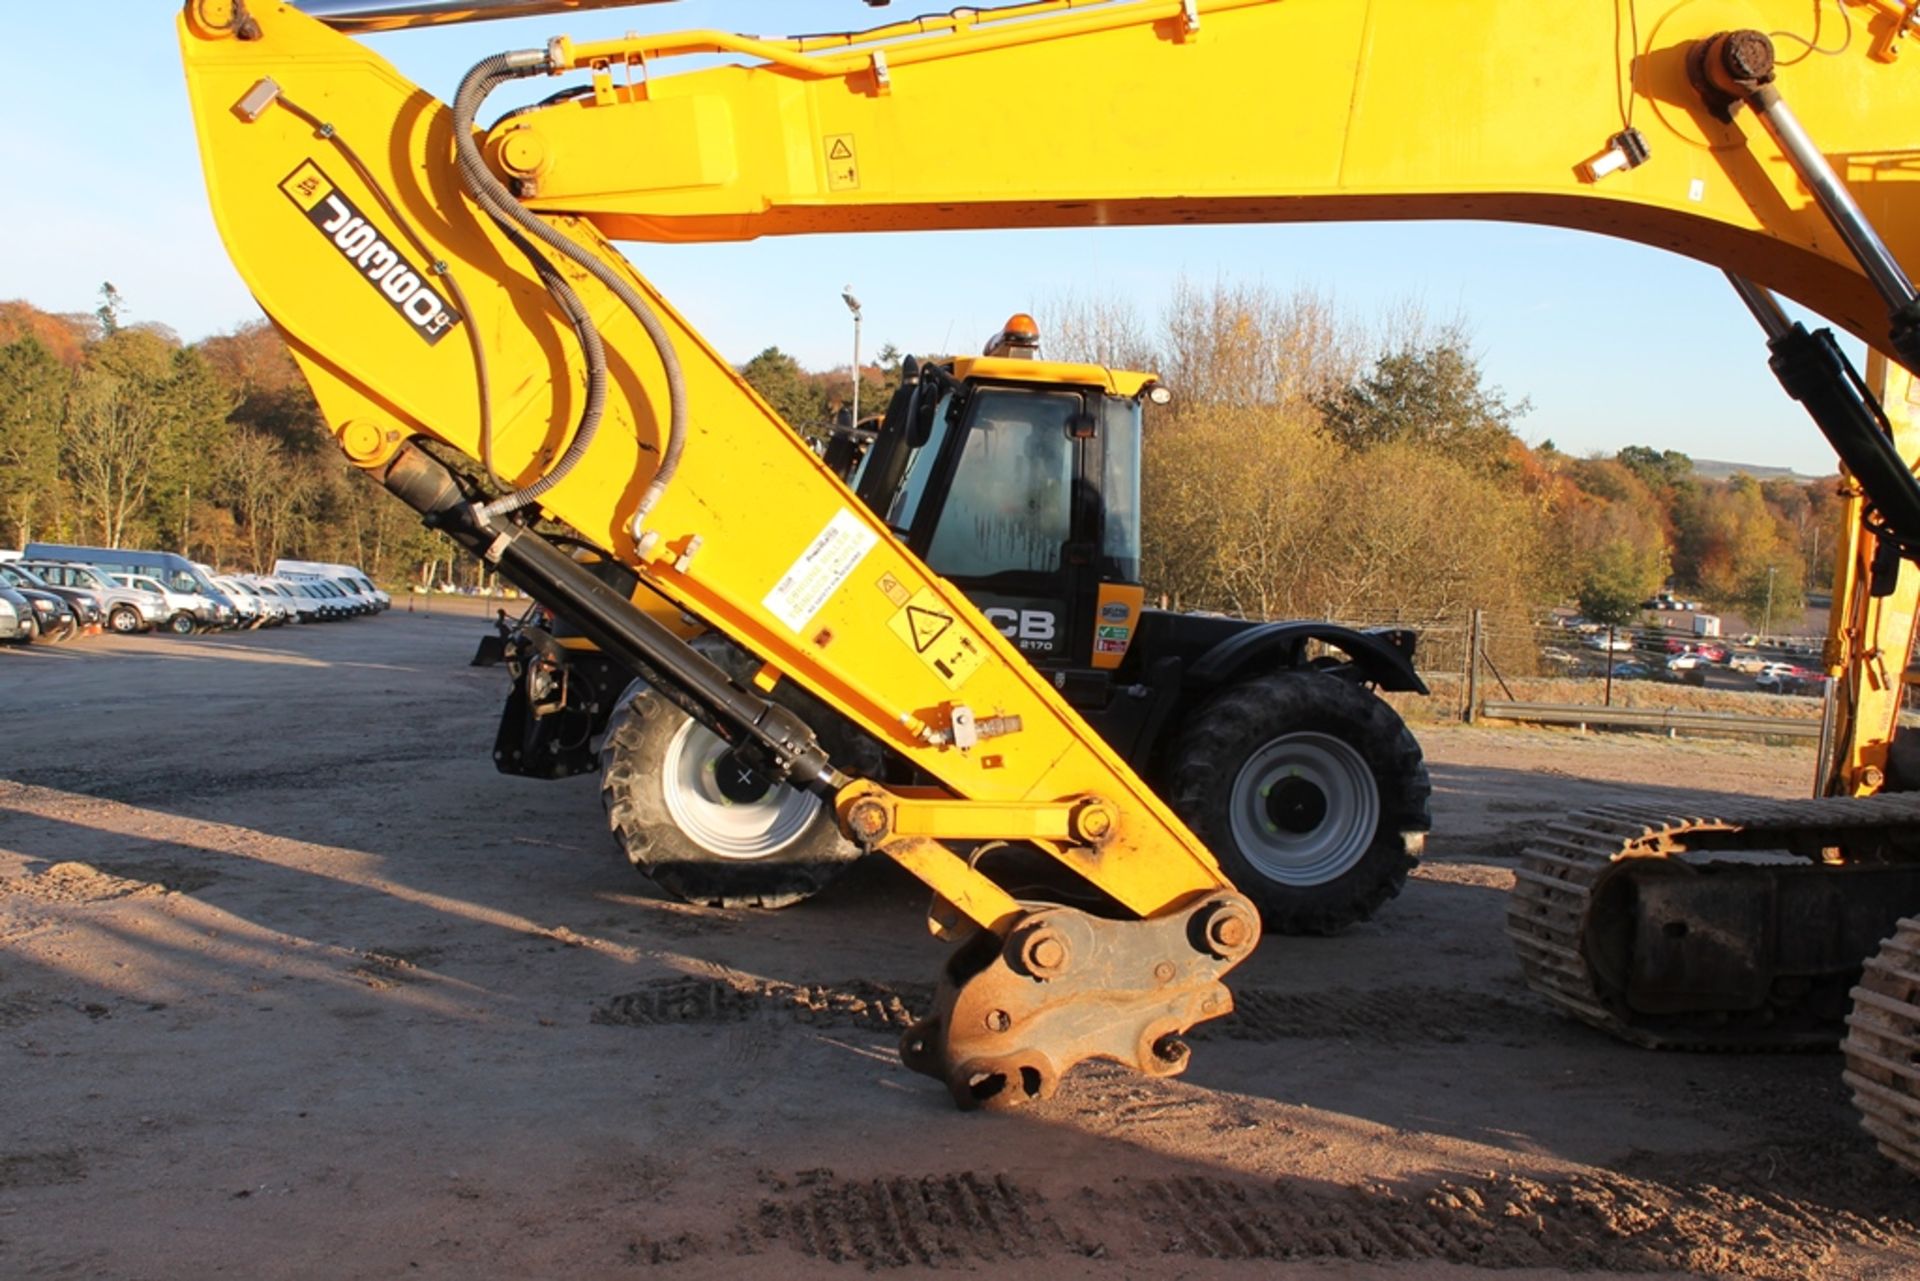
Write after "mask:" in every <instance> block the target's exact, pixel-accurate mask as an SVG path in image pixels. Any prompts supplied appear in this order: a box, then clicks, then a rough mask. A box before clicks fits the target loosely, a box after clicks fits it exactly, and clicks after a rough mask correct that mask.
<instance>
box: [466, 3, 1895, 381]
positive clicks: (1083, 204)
mask: <svg viewBox="0 0 1920 1281" xmlns="http://www.w3.org/2000/svg"><path fill="white" fill-rule="evenodd" d="M1629 9H1630V10H1631V11H1632V12H1633V14H1634V15H1635V16H1636V17H1637V28H1634V27H1630V26H1629V24H1628V23H1627V21H1626V15H1627V13H1628V11H1629ZM1808 21H1809V6H1808V5H1807V4H1806V3H1805V0H1753V2H1751V3H1735V2H1732V0H1693V2H1691V3H1679V4H1671V3H1669V4H1648V3H1644V2H1638V0H1637V2H1636V3H1635V4H1634V5H1632V6H1624V5H1618V4H1580V5H1557V6H1545V7H1543V6H1542V5H1540V4H1538V3H1536V2H1534V0H1477V2H1476V3H1474V4H1472V5H1467V6H1463V5H1451V4H1434V3H1432V2H1431V0H1371V2H1370V3H1362V2H1360V0H1200V2H1199V3H1198V4H1196V5H1194V6H1192V7H1191V8H1189V7H1188V6H1186V5H1183V4H1181V3H1179V0H1137V2H1134V3H1112V4H1092V5H1087V4H1080V5H1075V6H1072V7H1070V8H1069V7H1062V6H1055V5H1045V4H1034V5H1028V6H1025V7H1024V8H1023V9H1020V10H1017V11H1015V12H1013V13H1012V14H1011V15H1001V14H998V13H984V14H969V13H966V12H964V11H963V12H961V13H960V14H958V15H957V16H954V17H951V18H945V19H931V20H925V21H916V22H907V23H899V24H895V25H894V26H891V27H885V28H880V29H877V30H876V31H875V32H871V33H867V34H866V35H865V36H861V37H810V38H807V39H803V40H800V39H796V40H788V41H772V40H764V39H761V40H753V41H746V40H744V39H743V38H740V37H728V36H725V35H723V34H721V33H716V32H689V33H679V34H675V35H662V36H644V35H643V36H636V37H631V38H628V39H624V40H611V41H604V42H600V43H596V44H591V45H588V44H582V45H569V44H566V43H565V42H558V45H559V48H560V49H561V50H562V51H563V53H564V55H565V56H567V57H568V58H569V59H570V60H571V61H572V62H573V63H574V64H576V65H578V66H581V67H583V68H591V69H593V70H594V72H595V78H594V86H595V92H594V94H593V95H592V96H590V97H585V98H581V99H578V100H574V101H571V102H566V103H563V104H559V105H556V106H552V107H549V108H545V109H542V110H539V111H535V112H530V113H527V114H524V115H520V116H516V117H515V118H514V119H512V120H510V121H508V122H505V123H504V124H503V125H502V126H501V127H500V128H499V129H498V130H497V131H496V133H495V136H494V138H493V139H492V143H493V146H494V148H495V154H496V156H498V158H499V160H500V162H501V163H502V165H503V167H504V168H505V169H506V170H508V171H509V172H512V173H514V174H516V175H517V176H518V177H520V178H522V179H523V180H524V181H525V184H526V185H525V190H526V191H527V192H528V193H529V194H528V200H529V203H530V204H532V205H533V206H534V207H536V208H540V209H543V210H546V211H549V212H567V213H576V214H580V215H582V216H585V217H587V218H590V219H591V220H592V221H593V222H594V223H595V225H597V226H598V227H599V228H600V229H601V230H602V231H603V232H605V233H606V234H607V235H609V236H612V237H614V238H616V239H633V240H663V241H677V240H686V241H711V240H726V239H745V238H750V237H755V236H762V235H778V234H791V233H803V232H822V231H875V230H892V229H899V230H904V229H920V228H947V227H1038V226H1094V225H1102V226H1104V225H1116V224H1127V223H1181V222H1284V221H1300V220H1334V219H1366V218H1450V219H1459V218H1485V219H1501V220H1509V221H1517V222H1532V223H1543V224H1551V225H1556V226H1563V227H1571V228H1576V229H1580V230H1586V231H1594V232H1601V233H1604V234H1609V235H1615V236H1621V237H1624V238H1628V239H1632V240H1637V241H1640V242H1642V243H1645V244H1649V245H1654V246H1657V247H1660V248H1665V249H1671V250H1674V251H1676V252H1679V253H1683V254H1687V255H1689V256H1692V257H1695V258H1698V259H1701V260H1703V261H1706V262H1710V263H1713V264H1716V265H1718V266H1722V267H1727V268H1730V269H1733V270H1736V271H1738V272H1739V273H1740V274H1742V275H1744V276H1746V277H1748V278H1751V279H1754V280H1757V281H1759V282H1761V283H1762V284H1765V285H1767V286H1770V287H1771V288H1773V289H1774V290H1776V291H1778V292H1780V293H1784V294H1786V295H1788V296H1789V297H1792V298H1794V299H1796V300H1798V301H1799V302H1801V303H1804V304H1806V305H1808V306H1810V307H1812V308H1814V309H1815V310H1817V311H1819V312H1821V313H1822V314H1823V315H1825V316H1827V317H1829V318H1831V319H1832V320H1834V321H1835V322H1836V323H1838V324H1840V325H1842V326H1844V327H1845V328H1847V329H1849V330H1851V331H1852V332H1854V333H1855V334H1857V335H1859V336H1861V337H1862V338H1864V339H1866V340H1867V341H1869V342H1874V343H1879V342H1883V341H1884V335H1885V331H1886V322H1885V314H1886V313H1885V308H1884V306H1883V305H1882V304H1881V303H1880V301H1879V300H1878V299H1877V298H1876V296H1875V295H1874V294H1873V293H1872V291H1871V290H1870V289H1869V288H1868V287H1867V285H1866V283H1865V282H1864V281H1863V279H1862V277H1861V275H1860V273H1859V270H1858V268H1857V267H1856V266H1855V265H1854V263H1853V261H1852V260H1851V259H1850V258H1849V257H1848V256H1847V254H1846V251H1845V249H1844V248H1843V246H1842V245H1841V244H1840V242H1839V239H1838V237H1836V236H1835V235H1834V233H1833V231H1832V229H1831V227H1830V226H1829V225H1828V224H1827V222H1826V221H1825V220H1824V219H1823V218H1822V216H1821V215H1820V213H1819V211H1818V210H1817V209H1816V208H1814V207H1813V206H1812V205H1811V203H1810V201H1809V198H1808V195H1807V193H1806V192H1805V191H1804V190H1803V189H1802V188H1801V187H1800V185H1799V183H1798V181H1797V180H1796V178H1795V177H1794V174H1793V171H1792V170H1791V168H1790V167H1789V166H1788V165H1787V164H1786V162H1785V160H1784V159H1783V158H1782V157H1781V156H1780V155H1779V153H1778V151H1777V149H1776V148H1775V147H1774V146H1773V145H1772V143H1771V141H1770V139H1769V138H1768V137H1767V135H1766V132H1765V130H1764V129H1762V128H1761V126H1760V125H1759V124H1758V123H1757V122H1755V121H1754V120H1753V118H1752V117H1751V116H1750V115H1748V114H1744V113H1742V114H1738V115H1736V116H1735V118H1734V119H1733V121H1732V122H1726V121H1722V120H1720V119H1717V118H1715V117H1714V116H1713V115H1712V114H1711V113H1710V112H1709V110H1708V108H1707V107H1706V106H1705V105H1704V104H1703V101H1702V98H1701V95H1700V93H1699V92H1698V91H1697V90H1696V89H1695V88H1694V87H1693V85H1692V84H1691V83H1690V82H1689V80H1688V76H1687V69H1686V59H1687V53H1688V50H1689V48H1690V47H1691V46H1692V45H1693V44H1694V43H1695V42H1697V41H1700V40H1702V39H1705V38H1707V37H1709V36H1712V35H1714V34H1716V33H1718V32H1721V31H1725V30H1728V29H1730V28H1749V27H1750V28H1757V29H1759V30H1762V31H1787V32H1793V31H1800V30H1802V29H1804V28H1805V27H1806V26H1807V24H1808ZM1855 21H1856V22H1858V23H1860V25H1861V27H1862V33H1861V35H1860V36H1859V37H1858V38H1857V39H1856V41H1855V44H1854V46H1853V47H1851V48H1849V49H1847V50H1845V51H1843V52H1842V53H1841V54H1840V56H1837V57H1800V58H1798V59H1790V60H1788V61H1787V62H1785V63H1783V65H1782V66H1781V68H1780V71H1779V76H1780V79H1779V84H1780V85H1781V87H1782V90H1783V92H1785V93H1786V94H1787V95H1788V97H1789V98H1791V100H1792V102H1793V105H1794V108H1795V110H1796V112H1797V113H1798V115H1799V116H1800V118H1801V120H1802V121H1803V122H1804V123H1805V124H1806V125H1807V127H1808V130H1809V132H1810V133H1811V134H1812V136H1813V137H1814V138H1815V139H1817V140H1818V141H1819V142H1820V143H1821V144H1822V146H1823V147H1824V148H1825V149H1826V150H1827V152H1828V155H1829V157H1830V159H1831V160H1832V161H1833V163H1834V164H1835V165H1836V167H1838V168H1839V170H1840V174H1841V177H1842V178H1844V179H1845V180H1846V181H1847V183H1848V185H1849V186H1850V187H1851V189H1852V191H1853V192H1854V194H1855V196H1856V197H1857V198H1858V200H1859V202H1860V204H1861V206H1862V208H1863V209H1864V211H1865V213H1866V214H1867V216H1868V218H1869V219H1870V220H1871V221H1873V222H1874V223H1875V225H1877V226H1878V227H1879V228H1880V229H1881V231H1882V233H1883V234H1884V235H1885V236H1886V238H1887V241H1888V243H1889V245H1890V247H1891V248H1892V249H1893V251H1894V254H1895V256H1896V257H1899V258H1901V259H1903V260H1905V261H1909V262H1912V261H1920V167H1917V166H1915V165H1913V164H1912V163H1911V156H1912V150H1913V146H1912V142H1913V136H1914V133H1915V130H1916V126H1915V124H1914V122H1915V121H1916V120H1920V74H1916V69H1915V68H1914V67H1911V66H1899V65H1891V66H1890V65H1887V64H1886V63H1883V62H1878V61H1875V60H1873V59H1872V58H1871V57H1870V56H1869V48H1868V46H1869V39H1868V38H1867V37H1868V33H1869V31H1870V30H1877V26H1872V27H1870V23H1872V24H1884V23H1887V22H1891V21H1892V19H1890V18H1886V17H1884V16H1883V15H1869V14H1865V13H1857V14H1856V15H1855ZM1636 29H1637V32H1638V35H1639V40H1640V45H1639V47H1638V48H1635V47H1633V43H1634V42H1633V31H1634V30H1636ZM1782 49H1783V57H1785V56H1786V54H1787V53H1788V52H1789V50H1788V47H1787V46H1785V45H1783V46H1782ZM708 50H735V51H738V52H741V53H744V54H746V55H748V56H752V57H755V58H767V59H770V60H776V61H769V62H768V63H766V64H764V65H758V66H750V67H749V66H728V67H719V68H710V69H707V70H702V71H695V72H689V73H685V74H680V75H666V74H662V71H661V64H662V63H663V62H664V60H665V59H666V58H668V57H670V56H672V55H674V54H676V53H684V52H696V51H708ZM1629 117H1630V118H1631V121H1632V124H1633V126H1634V128H1635V129H1637V130H1638V131H1639V133H1640V134H1641V135H1642V136H1643V137H1644V139H1645V141H1646V143H1647V145H1648V148H1649V152H1650V155H1649V157H1648V159H1647V160H1646V162H1645V163H1644V164H1641V165H1639V166H1638V167H1634V168H1628V169H1622V170H1619V171H1616V172H1613V173H1611V174H1609V175H1608V176H1605V177H1603V178H1601V179H1599V180H1598V181H1594V180H1590V179H1589V177H1588V176H1587V172H1586V170H1585V169H1584V168H1583V166H1584V164H1585V162H1587V161H1589V160H1592V159H1594V158H1595V157H1596V156H1598V155H1600V154H1602V153H1603V152H1605V151H1606V150H1607V149H1608V147H1609V145H1610V141H1611V139H1612V138H1613V136H1614V135H1615V134H1616V133H1618V132H1619V131H1621V130H1622V128H1623V126H1624V124H1625V123H1626V121H1627V119H1628V118H1629ZM610 157H633V158H634V160H633V163H631V164H628V163H624V162H622V163H613V162H610V160H609V158H610Z"/></svg>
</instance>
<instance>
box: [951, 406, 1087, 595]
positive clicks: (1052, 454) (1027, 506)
mask: <svg viewBox="0 0 1920 1281" xmlns="http://www.w3.org/2000/svg"><path fill="white" fill-rule="evenodd" d="M1080 410H1081V401H1080V397H1079V396H1077V395H1074V394H1073V393H1071V392H1047V393H1035V392H1029V391H1011V390H1005V389H996V388H991V387H989V388H985V389H982V390H981V391H980V392H979V393H978V394H977V395H976V397H975V406H974V412H973V421H972V427H971V429H970V430H969V431H968V433H967V439H966V444H965V447H964V448H963V450H962V452H961V455H960V461H959V464H958V465H957V466H956V468H955V469H954V474H953V486H952V489H951V491H950V492H949V494H948V496H947V504H946V508H945V510H944V511H942V512H941V514H940V523H939V524H938V525H937V526H936V527H935V528H934V531H933V541H932V542H931V543H930V544H929V545H928V548H927V563H928V564H930V565H933V566H936V567H937V568H938V569H939V571H940V572H941V573H942V574H945V575H947V576H948V577H951V578H981V577H986V576H988V575H991V574H1002V573H1009V572H1015V571H1026V572H1031V573H1052V572H1054V571H1056V570H1058V569H1059V568H1060V549H1061V545H1062V544H1063V543H1065V542H1066V541H1067V539H1068V537H1069V535H1070V533H1071V531H1072V523H1073V509H1072V502H1071V496H1072V493H1073V472H1074V446H1075V441H1074V439H1073V437H1072V436H1071V435H1070V434H1069V433H1068V424H1069V422H1070V421H1071V420H1072V419H1073V416H1074V415H1075V414H1077V413H1079V412H1080Z"/></svg>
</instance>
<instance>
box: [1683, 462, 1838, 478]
mask: <svg viewBox="0 0 1920 1281" xmlns="http://www.w3.org/2000/svg"><path fill="white" fill-rule="evenodd" d="M1737 473H1745V474H1746V475H1748V476H1751V477H1753V478H1754V479H1755V480H1791V481H1798V482H1800V483H1802V484H1804V483H1806V482H1807V481H1813V480H1824V479H1826V477H1825V476H1809V475H1807V474H1806V473H1805V472H1799V471H1795V470H1794V469H1793V468H1791V467H1762V466H1760V465H1758V464H1757V463H1728V462H1722V461H1721V460H1719V459H1718V458H1696V459H1694V460H1693V474H1694V475H1696V476H1698V477H1700V478H1701V479H1702V480H1726V479H1727V478H1728V477H1730V476H1733V475H1735V474H1737ZM1837 474H1838V473H1837V472H1829V473H1827V475H1829V476H1832V475H1837Z"/></svg>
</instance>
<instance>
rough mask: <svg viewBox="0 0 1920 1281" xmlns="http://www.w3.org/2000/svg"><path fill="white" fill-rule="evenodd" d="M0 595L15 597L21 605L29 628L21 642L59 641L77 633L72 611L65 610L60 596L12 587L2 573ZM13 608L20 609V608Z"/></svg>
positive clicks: (78, 629) (36, 589) (11, 582)
mask: <svg viewBox="0 0 1920 1281" xmlns="http://www.w3.org/2000/svg"><path fill="white" fill-rule="evenodd" d="M0 592H4V593H7V594H8V596H9V599H12V598H15V597H17V598H18V600H19V601H20V603H21V604H22V605H24V606H25V608H26V610H27V613H28V615H29V616H30V619H31V624H32V625H31V626H30V627H29V628H28V629H27V634H26V636H25V637H24V639H26V640H29V641H35V640H50V641H62V640H69V639H71V638H72V637H74V636H75V635H77V634H79V631H80V624H79V623H78V622H77V621H75V619H74V617H73V610H72V609H71V608H69V607H68V605H67V602H66V599H65V598H64V597H61V596H56V595H54V594H53V593H52V592H48V591H41V590H40V589H38V588H33V587H16V586H14V584H13V580H11V579H9V578H7V577H6V576H5V575H4V574H0ZM15 608H16V609H18V608H20V605H16V606H15Z"/></svg>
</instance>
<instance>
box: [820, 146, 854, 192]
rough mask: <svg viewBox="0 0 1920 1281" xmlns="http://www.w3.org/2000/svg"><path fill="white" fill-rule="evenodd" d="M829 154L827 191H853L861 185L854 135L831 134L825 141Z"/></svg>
mask: <svg viewBox="0 0 1920 1281" xmlns="http://www.w3.org/2000/svg"><path fill="white" fill-rule="evenodd" d="M822 142H823V145H824V146H825V148H826V154H827V190H828V191H852V190H854V189H855V188H857V187H858V186H859V185H860V162H859V160H858V159H857V158H855V156H854V154H853V135H852V134H850V133H830V134H828V135H827V136H826V137H825V138H824V139H823V140H822Z"/></svg>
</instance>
